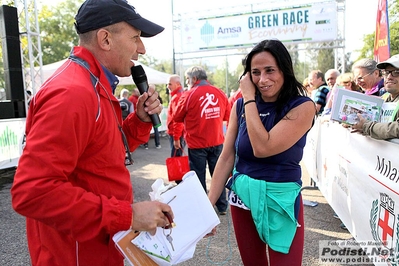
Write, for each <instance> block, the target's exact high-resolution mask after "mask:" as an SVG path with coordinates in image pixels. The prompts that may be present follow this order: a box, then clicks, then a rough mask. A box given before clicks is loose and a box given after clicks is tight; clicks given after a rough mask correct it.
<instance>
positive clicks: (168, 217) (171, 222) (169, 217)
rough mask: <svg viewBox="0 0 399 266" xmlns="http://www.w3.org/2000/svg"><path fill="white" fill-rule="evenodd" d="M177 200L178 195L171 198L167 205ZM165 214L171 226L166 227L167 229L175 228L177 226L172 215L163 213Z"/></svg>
mask: <svg viewBox="0 0 399 266" xmlns="http://www.w3.org/2000/svg"><path fill="white" fill-rule="evenodd" d="M175 198H176V195H175V196H173V198H171V199H170V200H169V201H168V202H167V203H166V204H169V203H171V202H172V200H174V199H175ZM163 214H164V215H165V216H166V218H167V219H168V221H169V224H168V225H167V226H165V227H164V228H165V229H169V228H173V227H175V226H176V224H175V222H173V219H172V216H171V215H170V213H169V212H163Z"/></svg>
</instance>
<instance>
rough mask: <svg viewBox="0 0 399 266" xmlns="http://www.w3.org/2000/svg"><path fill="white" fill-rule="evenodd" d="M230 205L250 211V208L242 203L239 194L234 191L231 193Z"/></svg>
mask: <svg viewBox="0 0 399 266" xmlns="http://www.w3.org/2000/svg"><path fill="white" fill-rule="evenodd" d="M229 203H230V205H233V206H236V207H238V208H241V209H244V210H249V208H248V207H247V206H245V204H244V203H243V202H242V201H241V199H240V198H239V197H238V196H237V194H236V193H234V191H233V190H230V193H229Z"/></svg>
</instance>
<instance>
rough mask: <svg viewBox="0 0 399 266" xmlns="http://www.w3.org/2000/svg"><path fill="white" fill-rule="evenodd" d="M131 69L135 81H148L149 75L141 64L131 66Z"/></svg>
mask: <svg viewBox="0 0 399 266" xmlns="http://www.w3.org/2000/svg"><path fill="white" fill-rule="evenodd" d="M130 71H131V72H132V77H133V81H134V83H136V84H137V83H141V82H146V81H147V76H146V74H145V71H144V68H143V66H141V65H138V66H132V67H131V68H130Z"/></svg>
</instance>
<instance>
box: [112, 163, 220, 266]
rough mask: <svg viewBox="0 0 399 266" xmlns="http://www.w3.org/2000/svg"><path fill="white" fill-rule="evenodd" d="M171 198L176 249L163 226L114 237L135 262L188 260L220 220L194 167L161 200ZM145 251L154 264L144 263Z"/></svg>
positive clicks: (134, 264)
mask: <svg viewBox="0 0 399 266" xmlns="http://www.w3.org/2000/svg"><path fill="white" fill-rule="evenodd" d="M171 199H173V201H171V202H170V203H169V205H170V207H171V208H172V210H173V214H174V222H175V223H176V226H175V227H174V228H173V232H172V237H173V246H174V250H173V249H172V248H171V247H170V244H169V242H168V241H167V239H166V236H165V234H164V232H163V228H160V227H158V228H157V231H156V233H155V235H154V236H151V235H150V234H149V233H148V232H140V233H134V232H131V231H130V232H129V231H123V232H119V233H117V234H116V235H115V236H114V237H113V240H114V241H115V243H116V245H117V247H118V249H119V250H121V252H122V254H123V255H124V256H125V258H126V259H127V260H128V261H129V263H130V264H131V265H132V266H136V265H162V266H169V265H174V264H178V263H181V262H183V261H186V260H189V259H191V258H192V257H193V256H194V252H195V248H196V244H197V243H198V241H200V240H201V239H202V238H203V237H204V236H205V235H206V234H208V233H209V232H210V231H211V230H212V229H213V228H214V227H215V226H217V225H218V224H220V219H219V217H218V216H217V214H216V212H215V210H214V208H213V206H212V204H211V202H210V201H209V199H208V196H207V194H206V193H205V190H204V189H203V187H202V185H201V183H200V181H199V179H198V176H197V175H196V173H195V172H194V171H190V172H188V173H187V174H185V175H184V176H183V181H182V182H180V183H179V184H178V185H176V186H174V187H173V188H171V189H169V190H167V191H166V192H164V193H163V194H162V200H161V201H162V202H164V203H167V202H169V201H170V200H171ZM133 246H134V247H133ZM154 246H156V251H154V249H153V248H154ZM143 255H144V256H145V257H148V258H149V259H151V260H152V262H153V263H155V264H144V263H145V261H144V260H145V258H142V257H143ZM168 256H169V257H168Z"/></svg>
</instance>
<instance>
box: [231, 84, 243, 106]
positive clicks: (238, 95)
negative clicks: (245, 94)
mask: <svg viewBox="0 0 399 266" xmlns="http://www.w3.org/2000/svg"><path fill="white" fill-rule="evenodd" d="M240 98H242V93H241V89H240V88H238V90H237V91H236V92H234V94H233V95H231V96H230V98H229V105H230V109H231V108H232V107H233V104H234V103H235V102H236V101H237V100H238V99H240Z"/></svg>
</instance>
